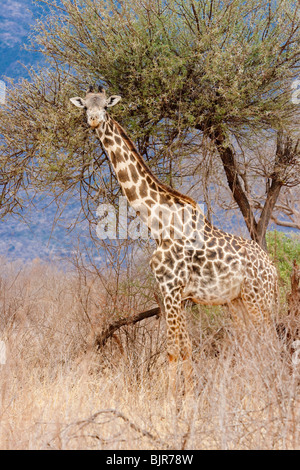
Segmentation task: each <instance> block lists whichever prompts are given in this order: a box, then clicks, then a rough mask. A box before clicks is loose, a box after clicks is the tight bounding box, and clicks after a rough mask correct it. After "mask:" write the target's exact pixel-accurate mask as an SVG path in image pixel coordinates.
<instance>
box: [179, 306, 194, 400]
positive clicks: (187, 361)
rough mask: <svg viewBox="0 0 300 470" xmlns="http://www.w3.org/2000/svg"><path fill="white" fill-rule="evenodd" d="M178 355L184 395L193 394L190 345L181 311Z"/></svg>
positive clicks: (184, 318) (184, 316) (183, 315)
mask: <svg viewBox="0 0 300 470" xmlns="http://www.w3.org/2000/svg"><path fill="white" fill-rule="evenodd" d="M179 343H180V354H181V358H182V367H183V375H184V387H185V394H186V395H193V393H194V382H193V377H194V367H193V360H192V343H191V340H190V337H189V334H188V330H187V325H186V315H185V311H184V310H181V316H180V332H179Z"/></svg>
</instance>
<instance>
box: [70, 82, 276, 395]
mask: <svg viewBox="0 0 300 470" xmlns="http://www.w3.org/2000/svg"><path fill="white" fill-rule="evenodd" d="M120 99H121V97H120V96H117V95H113V96H110V97H109V98H108V97H107V96H106V92H105V90H104V89H103V87H101V86H100V87H99V89H98V91H96V92H94V89H93V87H90V88H89V89H88V91H87V92H86V96H85V98H81V97H78V96H77V97H74V98H70V100H71V102H72V103H73V104H74V105H75V106H77V107H79V108H84V109H85V110H86V117H87V122H88V124H89V126H90V127H91V128H92V129H94V130H95V131H96V133H97V136H98V138H99V139H100V141H101V143H102V146H103V148H104V149H105V151H106V152H107V154H108V156H109V159H110V162H111V165H112V167H113V169H114V171H115V172H116V175H117V179H118V181H119V184H120V186H121V188H122V191H123V192H124V194H125V195H126V197H127V199H128V202H129V204H130V205H131V206H132V207H133V208H134V209H135V210H136V211H137V213H138V214H139V215H140V217H141V219H142V221H143V222H145V223H146V224H147V225H148V227H149V228H150V230H151V233H152V234H154V238H155V240H156V249H155V251H154V253H153V255H152V257H151V260H150V267H151V269H152V271H153V273H154V276H155V278H156V281H157V282H158V284H159V287H160V291H161V293H162V296H163V302H164V309H165V315H166V324H167V353H168V359H169V388H171V389H172V390H173V393H175V394H176V383H177V375H178V374H177V371H178V366H179V361H180V360H181V361H182V369H183V373H184V381H185V390H186V391H188V389H191V388H193V385H192V382H193V379H192V376H193V362H192V347H191V341H190V338H189V335H188V332H187V324H186V315H185V311H184V303H185V301H186V300H191V301H193V302H195V303H199V304H206V305H226V304H227V305H228V306H229V308H230V311H231V313H232V315H233V316H234V318H235V319H236V321H238V322H239V323H240V324H242V323H243V324H244V325H249V323H253V324H263V323H265V324H267V325H269V324H270V321H271V320H270V318H271V315H272V313H275V312H276V307H277V272H276V269H275V267H274V265H273V264H272V262H271V260H270V259H269V257H268V255H267V254H266V253H265V251H263V249H262V248H260V246H259V245H258V244H257V243H256V242H254V241H252V240H246V239H243V238H241V237H238V236H235V235H232V234H229V233H226V232H223V231H222V230H220V229H218V228H216V227H214V226H213V225H212V224H211V223H210V222H208V220H207V219H206V218H205V215H204V213H203V212H202V211H201V209H200V207H199V206H198V205H197V204H196V202H195V201H194V200H193V199H192V198H190V197H189V196H187V195H184V194H181V193H180V192H178V191H177V190H175V189H173V188H171V187H168V186H166V185H165V184H163V183H161V182H160V181H159V180H158V179H157V178H156V176H155V175H154V174H153V173H152V171H151V170H150V169H149V167H148V166H147V165H146V163H145V161H144V160H143V158H142V156H141V155H140V154H139V153H138V151H137V149H136V147H135V145H134V144H133V142H132V141H131V140H130V138H129V137H128V136H127V134H126V132H125V130H124V129H123V128H122V127H121V125H120V124H118V123H117V122H116V121H115V120H114V119H112V118H111V117H110V116H109V114H108V112H107V108H108V107H111V106H114V105H115V104H117V103H118V102H119V101H120ZM178 221H179V222H178Z"/></svg>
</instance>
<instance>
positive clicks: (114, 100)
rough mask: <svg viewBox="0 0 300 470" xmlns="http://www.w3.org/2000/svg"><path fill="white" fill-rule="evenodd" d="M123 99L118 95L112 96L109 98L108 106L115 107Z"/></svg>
mask: <svg viewBox="0 0 300 470" xmlns="http://www.w3.org/2000/svg"><path fill="white" fill-rule="evenodd" d="M120 99H121V96H118V95H112V96H110V97H109V98H107V102H106V106H108V107H110V106H114V105H115V104H117V103H119V101H120Z"/></svg>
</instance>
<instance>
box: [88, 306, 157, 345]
mask: <svg viewBox="0 0 300 470" xmlns="http://www.w3.org/2000/svg"><path fill="white" fill-rule="evenodd" d="M160 314H161V308H160V307H155V308H152V309H151V310H146V311H144V312H140V313H136V314H135V315H133V316H131V317H124V318H120V319H119V320H115V321H114V322H112V323H111V324H110V325H108V327H107V328H105V330H104V331H102V333H100V334H99V335H97V336H96V338H95V342H94V346H95V347H96V348H97V349H98V350H99V349H100V348H102V347H103V346H105V344H106V342H107V340H108V339H109V338H111V337H112V336H113V335H114V333H115V331H117V330H119V329H120V328H121V327H122V326H127V325H134V324H135V323H138V322H139V321H141V320H145V318H150V317H154V316H157V318H158V317H159V316H160Z"/></svg>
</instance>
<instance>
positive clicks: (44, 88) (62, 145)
mask: <svg viewBox="0 0 300 470" xmlns="http://www.w3.org/2000/svg"><path fill="white" fill-rule="evenodd" d="M48 5H49V3H48ZM50 11H51V12H50V14H48V15H47V16H46V17H44V18H42V19H40V20H39V21H38V22H37V24H36V26H35V29H34V31H33V34H32V47H34V48H35V49H37V50H39V51H40V52H41V54H43V56H44V58H45V59H46V60H47V61H48V70H45V69H43V70H40V71H35V72H33V71H32V72H31V80H29V81H28V80H23V81H22V82H21V83H19V84H12V85H11V92H10V97H9V100H8V105H7V107H6V109H4V108H2V109H1V112H0V134H1V147H0V185H1V187H2V199H1V202H2V211H3V213H5V211H11V210H13V209H16V208H17V207H18V206H22V197H23V194H24V193H23V192H21V190H22V189H28V188H29V187H32V186H33V187H34V188H36V189H37V188H38V189H44V188H52V190H53V192H54V193H55V197H58V195H61V194H66V193H68V192H70V191H77V190H78V189H79V190H80V191H81V199H82V203H83V206H84V208H85V209H87V212H88V211H89V208H90V207H91V204H92V206H93V203H95V201H97V203H99V202H100V200H101V199H102V198H110V199H112V200H113V198H114V197H115V196H116V195H118V191H119V189H118V185H117V182H116V180H115V177H114V175H113V174H112V173H111V172H110V169H109V163H108V161H107V158H106V156H105V154H104V153H103V152H102V151H101V149H100V147H99V144H98V143H97V142H96V141H95V139H94V136H93V135H91V133H90V131H89V130H88V129H87V127H86V124H85V123H84V116H79V115H78V114H77V112H76V110H73V109H72V107H71V106H70V105H69V97H70V96H73V95H74V94H75V95H77V94H79V90H84V89H86V88H87V86H88V84H90V83H95V82H98V83H101V84H102V85H104V86H105V87H106V88H108V89H109V93H117V94H120V95H121V96H122V98H123V100H122V105H120V106H119V107H117V108H116V109H114V114H115V117H116V118H117V119H118V120H120V121H121V122H122V123H123V124H124V125H125V127H126V128H127V129H128V131H129V133H130V135H131V136H132V137H133V139H134V140H135V142H136V144H137V146H138V149H139V151H140V152H141V154H142V155H143V156H144V158H145V159H146V161H147V163H148V164H149V166H152V167H153V168H154V171H155V172H156V174H158V176H159V177H160V178H162V179H163V180H165V181H166V182H167V183H169V184H170V185H176V186H177V187H178V186H180V185H182V186H185V187H191V186H192V185H194V190H195V191H196V190H198V189H199V188H200V187H203V188H204V191H203V192H202V196H204V198H205V199H207V198H208V192H209V187H210V185H211V184H214V185H215V187H216V186H222V187H223V188H226V189H227V190H229V193H230V194H231V197H229V198H228V192H227V195H226V196H224V198H225V199H224V202H226V203H227V205H228V206H229V205H230V202H231V201H234V203H235V205H236V206H237V207H238V208H239V209H240V211H241V214H242V216H243V219H244V221H245V223H246V226H247V229H248V231H249V233H250V236H251V237H252V238H253V239H254V240H256V241H257V242H258V243H259V244H260V245H261V246H263V247H264V248H265V247H266V241H265V234H266V230H267V227H268V224H269V222H270V221H271V220H273V221H275V222H277V223H283V224H287V223H288V222H289V223H290V225H291V226H294V227H298V228H299V223H298V222H297V219H296V218H297V211H299V206H298V204H299V200H297V197H296V196H294V195H295V194H296V192H294V188H295V187H297V185H298V184H299V176H298V175H299V142H298V138H299V135H298V124H297V118H298V117H299V107H298V105H297V103H294V102H293V100H292V99H291V97H292V88H291V87H292V84H293V83H294V81H295V80H296V78H297V75H298V71H299V57H300V47H299V46H300V30H299V20H300V16H299V13H300V8H299V3H298V1H296V0H295V1H294V0H250V1H247V2H245V1H244V0H222V1H221V0H167V1H165V0H144V1H141V0H131V1H130V2H129V1H127V0H125V1H116V0H106V1H104V2H102V1H101V2H100V1H98V0H61V1H60V2H58V3H56V2H55V1H54V2H53V3H51V4H50ZM209 162H210V164H211V166H212V169H213V171H211V172H210V173H209V172H208V171H207V168H208V163H209ZM191 182H192V183H193V184H191ZM262 188H263V190H262ZM283 189H284V191H283ZM288 191H291V192H292V194H293V197H294V206H293V208H292V211H289V212H288V210H287V208H286V206H285V204H284V203H282V198H283V197H284V194H287V193H288ZM282 195H283V196H282ZM222 197H223V196H222ZM280 197H281V201H280ZM291 199H292V198H290V199H289V201H291ZM207 202H208V199H207ZM222 202H223V201H222ZM278 202H279V204H278ZM276 204H277V206H276ZM278 210H279V211H281V216H280V217H281V218H280V217H278ZM284 212H285V213H286V217H289V220H287V218H286V217H284V216H283V217H282V213H284Z"/></svg>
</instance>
